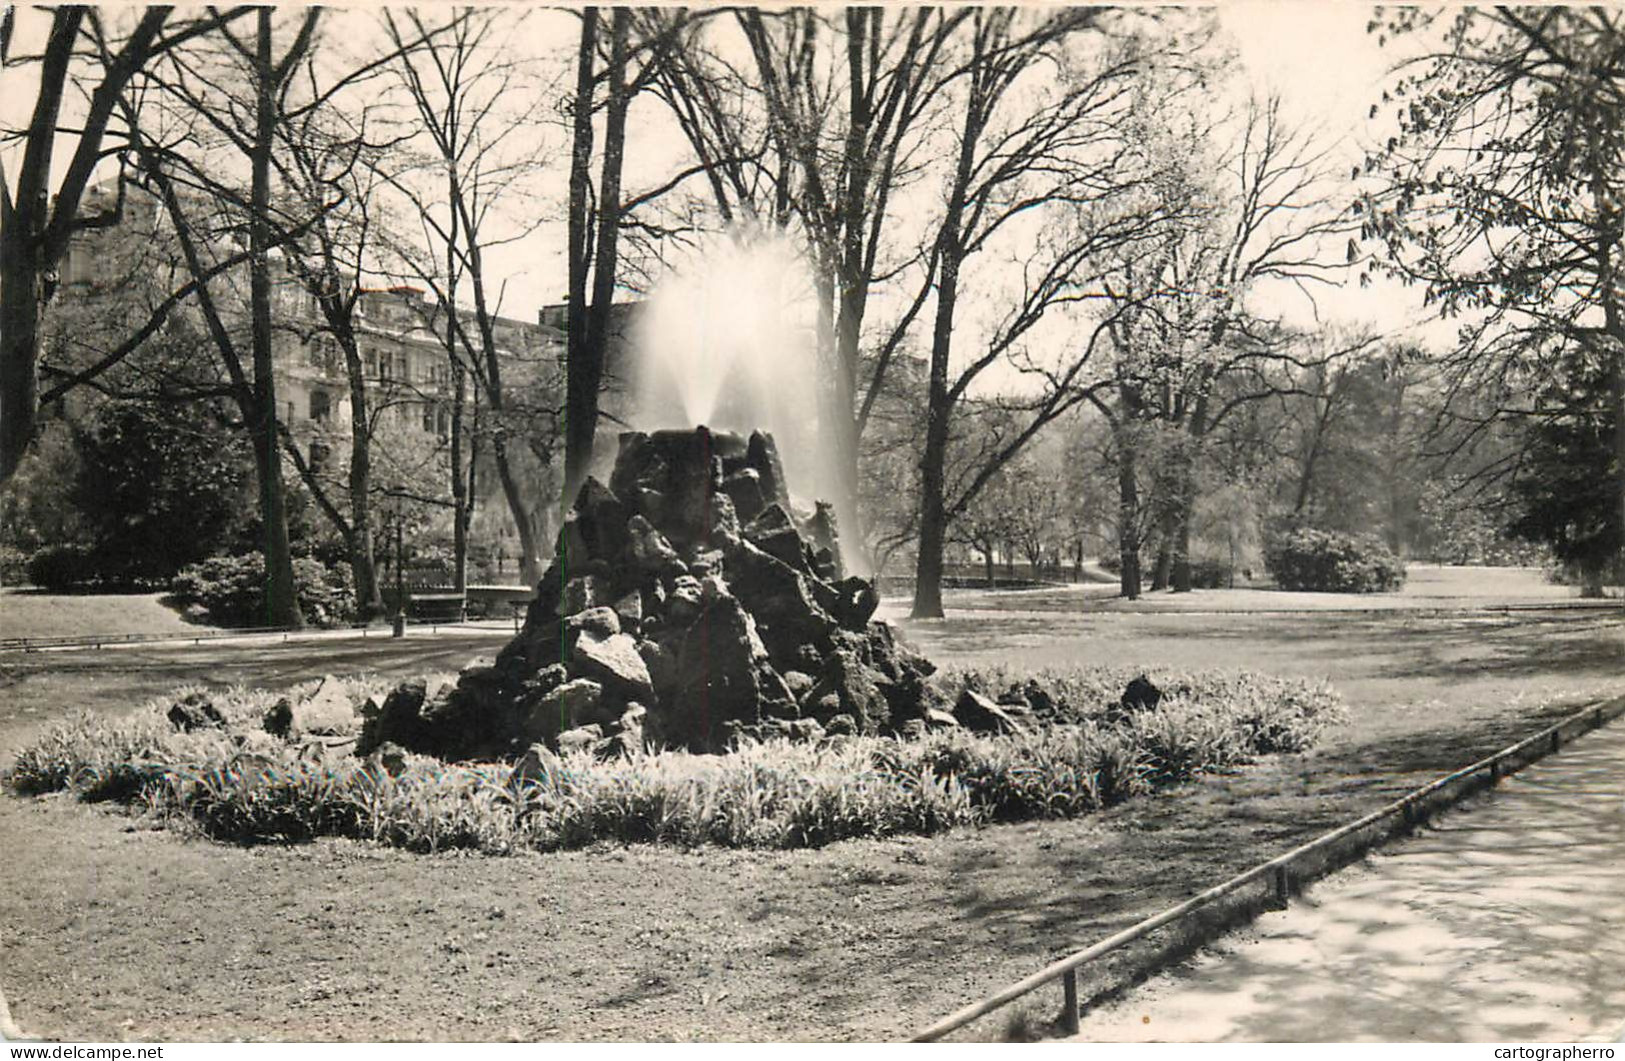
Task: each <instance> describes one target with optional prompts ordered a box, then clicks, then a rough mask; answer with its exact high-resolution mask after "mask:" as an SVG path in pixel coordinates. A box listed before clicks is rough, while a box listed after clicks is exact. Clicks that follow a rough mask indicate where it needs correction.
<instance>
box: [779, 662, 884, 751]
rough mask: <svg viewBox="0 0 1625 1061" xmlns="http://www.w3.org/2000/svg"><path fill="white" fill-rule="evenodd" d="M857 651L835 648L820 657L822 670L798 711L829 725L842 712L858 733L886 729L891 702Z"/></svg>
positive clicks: (878, 731) (876, 731)
mask: <svg viewBox="0 0 1625 1061" xmlns="http://www.w3.org/2000/svg"><path fill="white" fill-rule="evenodd" d="M875 677H876V676H875V673H874V672H873V671H872V670H870V669H869V668H868V667H867V666H865V665H864V662H863V660H862V658H861V657H860V656H859V654H858V653H857V652H855V651H853V650H851V649H845V648H838V649H835V650H834V651H833V652H831V653H830V654H829V656H828V658H826V659H825V660H824V669H823V671H822V673H820V674H819V675H818V679H817V681H816V682H815V683H814V684H813V687H812V688H811V689H810V690H808V692H807V694H806V695H805V696H804V697H802V701H801V710H802V713H803V714H804V715H810V716H812V717H813V718H816V719H818V720H819V721H820V722H822V723H823V724H824V726H825V728H826V729H827V728H829V725H830V722H831V720H832V719H834V718H835V717H836V716H838V715H846V716H847V717H849V718H850V719H852V720H853V722H854V723H855V724H856V728H857V731H858V732H859V733H880V732H884V731H885V730H887V729H888V728H889V725H890V722H891V705H890V703H888V702H887V700H886V696H885V694H884V693H883V692H882V691H881V689H880V685H879V683H878V682H877V681H876V680H875Z"/></svg>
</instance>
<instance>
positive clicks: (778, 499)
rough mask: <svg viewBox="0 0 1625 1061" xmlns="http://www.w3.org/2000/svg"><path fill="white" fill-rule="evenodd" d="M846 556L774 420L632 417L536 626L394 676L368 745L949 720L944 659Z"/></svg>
mask: <svg viewBox="0 0 1625 1061" xmlns="http://www.w3.org/2000/svg"><path fill="white" fill-rule="evenodd" d="M843 574H844V573H843V571H842V567H841V563H840V547H839V540H838V535H837V528H836V524H835V520H834V518H833V515H832V513H831V511H830V509H829V508H828V506H826V505H822V504H820V505H818V506H816V507H815V508H813V509H812V510H811V511H804V512H798V511H797V510H796V509H795V508H794V507H792V504H791V501H790V498H789V494H788V491H787V489H786V486H785V480H784V472H783V467H782V465H781V464H780V461H779V457H778V452H777V450H776V448H775V446H774V443H773V439H772V437H771V436H769V435H767V434H764V433H762V432H757V433H754V434H752V435H751V436H750V437H749V438H748V439H747V438H744V437H742V436H739V435H736V434H731V433H726V432H720V431H717V432H713V431H709V430H707V429H706V428H704V427H700V428H697V429H695V430H692V431H660V432H654V433H652V434H645V433H643V432H627V433H625V434H622V435H621V439H620V451H619V454H618V456H617V458H616V462H615V469H614V472H613V474H612V475H611V477H610V482H609V484H608V485H607V486H606V485H604V484H603V483H600V482H598V481H597V480H595V479H588V480H587V482H586V483H585V484H584V485H583V486H582V488H581V490H580V492H579V493H578V494H577V496H576V499H575V504H574V505H573V506H572V508H571V510H570V512H569V513H568V514H567V515H566V518H565V521H564V525H563V527H562V529H561V530H560V533H559V536H558V542H557V547H556V550H555V555H554V558H553V562H552V564H551V566H550V567H549V569H548V571H547V573H546V574H545V575H544V576H543V578H542V581H541V584H540V586H539V587H538V591H537V596H536V599H535V601H534V602H532V604H531V606H530V610H529V612H528V614H527V615H526V618H525V623H524V626H523V628H522V629H521V630H520V632H519V633H518V634H517V635H516V636H515V637H514V639H513V640H512V641H511V642H509V644H508V645H507V646H506V647H505V648H503V650H502V651H501V652H500V653H498V655H497V656H496V658H495V659H494V660H479V661H475V662H474V663H472V664H470V666H468V667H466V668H464V670H463V672H462V674H461V675H460V676H459V678H458V680H457V682H456V683H455V685H449V684H448V685H447V686H445V687H442V688H438V689H431V688H429V687H428V686H427V685H426V684H425V683H422V682H417V683H405V684H403V685H401V686H400V687H398V688H397V689H395V690H394V691H393V692H392V693H391V694H390V695H389V697H387V698H386V699H385V701H384V703H383V704H382V705H380V706H379V707H378V708H377V709H376V710H375V711H372V712H369V717H368V718H367V720H366V724H365V726H364V728H363V733H362V738H361V740H360V742H359V744H358V748H357V751H358V752H359V753H360V754H363V755H365V754H368V753H369V752H370V750H371V749H372V748H375V747H377V746H378V745H380V744H382V743H383V742H385V741H390V742H394V743H395V744H398V745H401V746H402V747H405V748H408V749H410V750H413V751H420V752H424V753H426V754H433V755H439V756H441V757H443V758H479V757H495V756H503V755H513V754H519V753H522V752H524V751H525V749H526V748H528V747H529V746H530V745H531V744H533V743H538V742H544V743H546V744H548V745H549V746H550V747H555V748H557V747H572V746H591V747H592V748H594V749H595V750H596V751H597V752H598V753H599V754H602V755H609V754H616V753H620V752H629V751H631V750H633V749H634V748H636V747H639V746H642V745H645V744H648V743H658V744H662V745H665V746H668V747H680V748H688V749H690V750H693V751H702V752H711V751H719V750H721V749H722V748H724V747H725V746H726V745H727V744H728V743H729V741H730V740H732V739H733V738H735V737H736V736H739V735H758V736H768V735H784V736H790V737H792V738H806V739H813V738H817V737H819V736H822V735H824V734H826V733H828V734H836V733H865V734H870V733H893V732H901V731H905V730H910V729H917V728H920V727H924V726H927V725H930V724H933V723H935V722H936V721H937V719H938V716H940V715H941V714H942V713H941V712H933V711H931V710H929V704H928V694H927V690H926V684H925V678H926V677H927V676H928V675H929V674H930V673H931V672H932V669H933V668H932V666H931V664H930V663H929V662H928V661H926V660H925V659H924V658H923V657H921V656H919V655H918V654H916V653H915V652H913V651H912V650H910V649H909V648H908V647H907V646H905V645H904V644H903V643H902V642H901V641H900V640H899V639H898V638H897V636H896V635H895V633H894V632H893V630H892V629H891V627H890V626H888V625H887V624H886V623H884V622H881V621H876V620H874V619H873V618H872V616H873V614H874V611H875V608H876V606H877V605H878V603H879V598H878V596H877V595H876V593H875V589H874V586H873V584H872V583H870V582H869V581H867V580H865V579H861V578H848V577H843Z"/></svg>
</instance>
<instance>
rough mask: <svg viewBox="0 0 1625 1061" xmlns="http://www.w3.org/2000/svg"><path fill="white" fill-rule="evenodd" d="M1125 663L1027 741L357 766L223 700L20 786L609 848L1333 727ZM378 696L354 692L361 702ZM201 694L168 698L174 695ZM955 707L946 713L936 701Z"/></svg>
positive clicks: (296, 832) (1247, 745)
mask: <svg viewBox="0 0 1625 1061" xmlns="http://www.w3.org/2000/svg"><path fill="white" fill-rule="evenodd" d="M1130 677H1133V674H1132V673H1131V672H1129V671H1125V670H1120V669H1109V668H1099V669H1078V670H1073V671H1068V672H1065V673H1060V674H1056V673H1047V674H1040V675H1038V676H1037V677H1036V678H1035V679H1034V681H1036V682H1037V684H1038V685H1039V686H1040V687H1042V688H1043V689H1044V690H1046V695H1047V697H1048V700H1047V704H1048V706H1047V707H1046V709H1045V710H1044V711H1042V712H1039V711H1034V712H1033V713H1032V714H1031V715H1030V716H1028V717H1029V722H1028V724H1027V725H1026V727H1025V728H1024V729H1023V730H1022V731H1021V732H1014V733H1006V734H998V735H987V734H975V733H971V732H969V731H966V730H963V729H946V730H939V731H935V732H931V733H928V734H926V735H925V736H923V737H919V738H915V739H899V738H892V737H841V738H833V739H827V740H824V741H820V742H817V743H791V742H789V741H787V740H784V739H773V740H765V741H756V740H749V739H741V740H740V741H739V742H737V743H736V744H735V746H734V747H733V748H731V749H730V750H729V751H728V752H726V753H724V754H720V755H696V754H690V753H688V752H673V751H663V752H658V753H656V752H644V753H640V754H635V755H632V756H631V757H629V758H617V759H612V760H609V761H603V762H601V761H598V760H596V759H595V758H594V757H593V756H592V755H591V754H590V753H588V752H585V751H578V752H572V753H567V754H561V755H555V754H547V755H537V756H534V757H532V759H531V760H527V762H528V763H530V768H527V769H526V770H524V771H521V772H516V771H515V770H514V768H513V766H512V765H511V764H507V763H460V764H447V763H443V762H441V761H439V760H437V759H433V758H429V757H426V756H419V755H410V754H408V755H405V756H403V757H401V759H400V761H399V762H398V763H392V764H390V765H391V768H392V769H393V772H391V769H386V766H385V763H384V761H383V760H382V759H380V758H377V757H374V758H370V759H361V758H357V757H356V756H354V755H351V754H349V753H348V747H347V746H345V745H344V744H343V742H342V740H340V741H339V742H338V743H337V746H329V745H326V744H324V743H323V742H321V741H306V742H303V743H297V742H290V741H286V740H282V739H279V738H277V737H273V736H271V735H270V734H269V733H266V732H264V731H263V729H262V719H263V718H264V715H265V711H266V708H267V707H268V706H269V705H270V704H271V703H273V702H274V701H275V699H276V696H275V695H274V694H271V693H266V692H263V691H249V690H237V691H235V692H232V693H228V694H224V695H221V694H216V695H215V696H214V697H213V703H214V704H215V706H216V707H217V708H218V710H219V713H220V714H221V716H223V718H224V720H225V721H224V724H223V725H221V726H217V727H204V728H198V729H194V730H193V731H192V732H179V731H177V729H176V728H175V727H174V726H172V725H171V724H170V722H169V720H168V718H167V717H166V716H165V708H164V705H165V704H166V703H168V702H171V700H169V699H166V700H164V701H157V702H155V703H153V704H151V705H148V707H147V708H145V709H143V710H141V711H138V712H136V713H134V714H132V715H130V716H128V717H126V718H123V719H118V720H106V719H99V718H97V717H96V716H94V715H91V714H89V713H83V714H81V715H79V716H78V717H76V718H74V719H71V720H69V721H67V722H64V723H62V724H60V725H58V726H56V727H54V728H53V729H51V730H50V731H49V732H47V733H46V734H45V735H43V736H42V737H41V738H40V739H39V740H38V741H37V742H36V743H35V744H33V745H32V746H30V747H28V748H25V749H24V750H23V751H22V752H21V753H20V754H19V755H18V756H17V759H16V762H15V764H14V765H13V767H12V769H11V770H10V772H9V774H8V778H7V780H8V783H9V785H10V787H11V788H13V789H14V790H15V791H17V792H18V793H22V794H39V793H45V792H52V791H69V792H73V793H74V794H76V795H77V796H78V797H79V798H81V799H85V800H111V801H116V802H119V803H123V804H125V805H128V806H130V807H132V808H135V809H136V810H139V811H143V812H145V813H146V814H148V815H149V816H151V817H152V818H153V819H154V820H158V821H167V822H172V823H174V824H176V825H181V826H184V827H186V828H189V829H196V830H197V831H199V832H201V833H202V834H204V835H206V836H209V837H211V838H214V839H217V840H221V841H227V842H234V843H260V842H279V843H285V842H292V841H303V840H309V839H313V838H316V837H323V836H336V837H348V838H353V839H358V840H363V841H369V842H374V843H379V844H384V845H388V846H393V847H403V848H407V849H409V850H413V851H422V852H434V851H443V850H448V849H454V848H466V849H473V850H478V851H483V852H487V853H491V854H503V853H509V852H513V851H519V850H526V849H529V850H539V851H551V850H560V849H568V848H579V847H584V846H587V845H591V844H595V843H601V842H613V843H654V844H672V845H678V846H685V847H693V846H700V845H718V846H724V847H736V848H795V847H817V846H821V845H823V844H828V843H833V842H835V841H839V840H846V839H853V838H858V837H872V838H880V837H887V836H896V835H903V834H910V835H930V834H934V833H939V832H943V831H945V830H948V829H953V828H956V827H960V826H967V825H976V824H979V823H983V822H989V821H1000V822H1005V821H1023V820H1030V819H1035V818H1069V817H1075V816H1078V815H1082V814H1088V813H1091V812H1094V811H1097V810H1100V809H1102V808H1106V807H1110V806H1112V805H1114V804H1117V803H1120V802H1122V801H1123V800H1126V799H1132V798H1134V797H1135V796H1139V795H1143V794H1145V793H1147V792H1149V791H1151V790H1153V789H1155V788H1157V787H1160V786H1164V785H1170V784H1175V783H1178V782H1181V781H1184V780H1188V779H1189V778H1192V777H1195V776H1197V775H1199V774H1201V773H1203V772H1206V771H1215V770H1228V769H1233V768H1235V767H1236V766H1238V765H1239V764H1241V763H1244V762H1246V761H1248V760H1249V759H1251V758H1253V757H1254V756H1257V755H1262V754H1268V753H1271V752H1279V751H1296V750H1300V749H1302V748H1305V747H1308V746H1309V745H1311V744H1312V743H1313V742H1314V741H1315V740H1316V739H1317V737H1318V736H1319V734H1320V733H1321V732H1322V731H1323V730H1324V729H1325V727H1327V726H1328V725H1331V724H1333V723H1335V722H1336V721H1337V720H1338V719H1339V718H1340V717H1341V711H1342V708H1341V702H1340V700H1339V699H1338V697H1337V695H1336V694H1335V693H1334V692H1332V691H1331V689H1330V688H1329V687H1327V686H1325V685H1316V684H1313V683H1308V682H1301V681H1287V680H1282V679H1276V678H1268V677H1263V676H1259V675H1251V674H1245V673H1237V672H1229V673H1226V672H1203V673H1198V674H1188V675H1179V674H1169V675H1159V676H1158V680H1159V683H1160V684H1161V687H1162V689H1163V692H1164V695H1163V697H1162V699H1161V701H1160V702H1159V703H1158V705H1157V706H1156V707H1155V708H1153V709H1149V710H1143V709H1142V710H1127V709H1125V708H1124V707H1123V706H1122V705H1121V704H1119V703H1117V702H1116V698H1117V697H1118V696H1120V695H1121V690H1122V689H1123V686H1124V683H1125V682H1126V681H1127V680H1128V678H1130ZM376 686H377V683H376V682H375V681H371V680H368V679H356V680H353V681H351V682H349V683H347V684H346V688H347V690H348V691H349V692H351V693H353V694H355V695H356V696H357V697H361V696H364V695H367V694H369V693H376V692H377V691H378V689H377V688H376ZM966 688H972V689H977V690H979V691H984V692H985V694H986V695H990V696H997V695H1006V696H1008V695H1010V693H1009V690H1010V689H1011V688H1029V680H1028V679H1027V678H1025V677H1024V676H1017V675H1014V674H1012V673H1011V672H1008V671H1004V670H984V671H978V672H961V673H959V674H951V675H945V676H943V677H942V678H941V679H940V684H939V687H938V690H937V691H938V693H939V694H942V695H948V696H950V697H951V696H952V695H953V694H955V693H957V692H961V691H963V690H964V689H966ZM188 691H195V690H181V692H182V693H184V692H188ZM950 702H951V701H950Z"/></svg>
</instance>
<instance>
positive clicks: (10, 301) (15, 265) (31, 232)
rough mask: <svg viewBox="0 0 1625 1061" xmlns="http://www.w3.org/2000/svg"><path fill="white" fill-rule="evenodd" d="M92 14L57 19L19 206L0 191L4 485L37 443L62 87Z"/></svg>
mask: <svg viewBox="0 0 1625 1061" xmlns="http://www.w3.org/2000/svg"><path fill="white" fill-rule="evenodd" d="M85 11H86V9H84V8H66V7H65V8H61V9H59V10H58V11H56V12H55V13H54V14H53V18H52V23H51V31H50V35H49V37H48V38H47V39H46V43H45V50H44V53H43V54H42V55H41V58H40V74H39V77H40V81H39V94H38V96H37V97H36V99H35V103H34V112H33V114H32V116H31V117H30V118H29V123H28V138H27V140H26V141H25V144H24V148H23V159H22V163H21V167H22V168H21V169H20V170H19V171H18V174H17V191H16V195H17V198H16V201H15V202H12V201H11V200H10V199H9V189H0V483H4V482H6V480H8V479H10V478H11V475H12V473H13V472H15V471H16V470H17V465H18V463H19V462H20V461H21V460H22V458H23V454H24V453H26V452H27V450H28V446H29V444H30V443H31V442H32V441H33V439H34V428H35V424H36V420H37V417H38V415H39V340H40V333H39V328H40V315H41V313H42V312H43V310H44V307H45V287H44V273H45V270H46V269H48V268H50V267H51V266H52V265H54V263H52V262H47V261H43V260H42V253H43V249H44V246H45V226H46V221H47V218H48V216H49V212H50V208H51V199H50V193H49V192H48V190H47V188H48V185H49V181H50V179H51V162H52V155H53V153H54V149H55V146H56V132H55V130H56V128H57V126H58V124H59V122H58V115H59V114H60V112H61V109H62V94H63V89H64V86H65V85H66V83H67V77H68V66H69V63H70V62H71V61H72V58H73V45H74V41H75V40H76V39H77V37H78V35H79V25H80V23H81V22H82V21H83V19H84V16H85ZM10 14H11V11H10V9H9V8H8V9H7V15H8V16H9V15H10ZM19 88H20V86H19ZM59 209H71V207H68V206H66V205H64V206H62V207H59Z"/></svg>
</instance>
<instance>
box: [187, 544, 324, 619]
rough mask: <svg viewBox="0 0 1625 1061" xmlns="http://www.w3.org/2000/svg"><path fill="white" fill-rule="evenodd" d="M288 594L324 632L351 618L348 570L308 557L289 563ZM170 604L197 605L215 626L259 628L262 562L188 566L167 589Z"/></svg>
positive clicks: (225, 560)
mask: <svg viewBox="0 0 1625 1061" xmlns="http://www.w3.org/2000/svg"><path fill="white" fill-rule="evenodd" d="M293 581H294V590H295V592H296V593H297V594H298V596H299V611H300V613H301V614H302V615H304V617H305V621H306V622H309V623H313V624H315V625H317V626H330V625H334V624H336V623H342V622H345V621H347V620H349V619H350V618H351V617H353V616H354V614H355V593H354V591H353V590H352V589H351V587H350V578H349V570H348V569H347V568H343V567H335V568H330V567H327V566H326V565H324V564H322V563H321V562H320V561H318V560H313V559H310V558H309V557H297V558H295V559H294V561H293ZM170 591H171V593H173V594H174V597H175V601H176V603H178V604H180V605H182V606H185V605H189V604H200V605H202V606H203V607H204V608H205V609H207V610H208V613H209V619H210V621H212V622H214V623H217V624H219V625H221V626H253V625H256V624H262V623H263V621H264V619H263V617H264V615H265V559H264V557H262V556H261V555H260V554H259V553H245V554H243V555H241V556H217V557H213V558H211V559H208V560H205V561H203V562H202V563H198V564H193V565H192V566H191V567H188V568H186V569H184V570H183V571H181V573H180V574H178V575H176V576H175V580H174V581H173V582H172V583H171V584H170Z"/></svg>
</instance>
